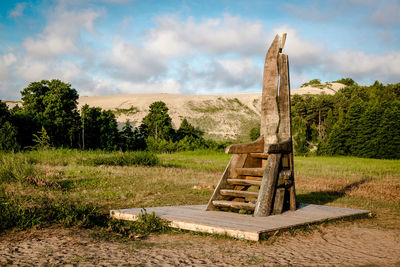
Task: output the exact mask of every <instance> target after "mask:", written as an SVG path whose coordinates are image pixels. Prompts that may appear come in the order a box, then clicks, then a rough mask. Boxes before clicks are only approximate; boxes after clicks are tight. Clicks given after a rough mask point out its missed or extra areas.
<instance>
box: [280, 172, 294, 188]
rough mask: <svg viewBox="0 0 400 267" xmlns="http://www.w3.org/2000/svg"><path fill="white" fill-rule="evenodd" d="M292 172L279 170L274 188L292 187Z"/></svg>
mask: <svg viewBox="0 0 400 267" xmlns="http://www.w3.org/2000/svg"><path fill="white" fill-rule="evenodd" d="M292 183H293V182H292V171H291V170H281V171H280V172H279V178H278V182H277V183H276V187H289V186H291V185H292Z"/></svg>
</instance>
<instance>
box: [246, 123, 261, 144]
mask: <svg viewBox="0 0 400 267" xmlns="http://www.w3.org/2000/svg"><path fill="white" fill-rule="evenodd" d="M249 137H250V140H251V141H255V140H257V139H258V138H259V137H260V124H257V126H256V127H253V128H251V129H250V133H249Z"/></svg>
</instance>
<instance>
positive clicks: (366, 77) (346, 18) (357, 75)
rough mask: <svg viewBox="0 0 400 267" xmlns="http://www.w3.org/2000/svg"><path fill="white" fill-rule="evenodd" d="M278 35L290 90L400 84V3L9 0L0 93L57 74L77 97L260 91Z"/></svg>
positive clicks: (1, 40)
mask: <svg viewBox="0 0 400 267" xmlns="http://www.w3.org/2000/svg"><path fill="white" fill-rule="evenodd" d="M277 33H287V39H286V44H285V47H284V50H283V52H284V53H285V54H287V55H288V56H289V65H290V67H289V68H290V80H291V88H297V87H299V86H300V85H301V84H302V83H304V82H307V81H309V80H311V79H315V78H318V79H321V81H322V82H325V81H334V80H337V79H340V78H343V77H351V78H353V79H354V80H355V81H356V82H358V83H359V84H361V85H369V84H372V83H373V82H374V81H375V80H378V81H380V82H382V83H384V84H387V83H397V82H400V0H382V1H379V0H325V1H313V0H303V1H272V0H271V1H269V0H253V1H251V0H247V1H244V0H230V1H228V0H212V1H211V0H201V1H200V0H198V1H195V0H147V1H145V0H98V1H95V0H68V1H67V0H58V1H57V0H54V1H52V0H31V1H11V0H2V1H0V99H3V100H18V99H20V91H21V90H22V89H23V88H25V87H27V86H28V85H29V83H31V82H35V81H41V80H50V79H60V80H62V81H64V82H67V83H70V84H71V86H72V88H75V89H76V90H77V91H78V93H79V95H81V96H83V95H87V96H91V95H107V94H152V93H171V94H175V93H179V94H225V93H239V92H243V93H254V92H261V87H262V75H263V73H262V72H263V64H264V59H265V54H266V51H267V50H268V47H269V46H270V44H271V42H272V40H273V38H274V36H275V34H277Z"/></svg>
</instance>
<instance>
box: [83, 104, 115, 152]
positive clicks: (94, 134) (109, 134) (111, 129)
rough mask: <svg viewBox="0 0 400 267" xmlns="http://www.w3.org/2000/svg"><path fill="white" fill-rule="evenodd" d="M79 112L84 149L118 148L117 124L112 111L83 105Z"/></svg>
mask: <svg viewBox="0 0 400 267" xmlns="http://www.w3.org/2000/svg"><path fill="white" fill-rule="evenodd" d="M81 113H82V115H81V116H82V128H83V131H82V132H84V134H82V135H83V136H82V139H83V140H82V141H83V142H84V143H85V149H98V148H100V149H105V150H116V149H118V143H119V132H118V124H117V120H116V119H115V115H114V114H113V113H112V111H110V110H102V109H101V108H99V107H89V106H88V105H84V106H83V107H82V111H81Z"/></svg>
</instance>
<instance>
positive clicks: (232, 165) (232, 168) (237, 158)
mask: <svg viewBox="0 0 400 267" xmlns="http://www.w3.org/2000/svg"><path fill="white" fill-rule="evenodd" d="M246 157H247V155H246V154H235V155H232V157H231V160H230V161H229V163H228V165H227V166H226V168H225V171H224V173H223V174H222V176H221V179H220V180H219V182H218V184H217V186H216V187H215V190H214V192H213V194H212V196H211V198H210V200H209V201H208V205H207V210H213V209H214V208H215V207H214V206H213V201H214V200H217V199H222V198H223V196H221V194H220V193H219V191H220V190H221V189H222V188H227V189H229V188H233V186H232V185H231V184H228V183H227V181H226V180H227V179H228V178H230V177H231V178H236V177H237V174H236V168H237V167H240V166H243V164H244V162H245V161H246Z"/></svg>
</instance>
